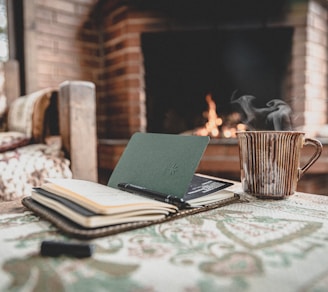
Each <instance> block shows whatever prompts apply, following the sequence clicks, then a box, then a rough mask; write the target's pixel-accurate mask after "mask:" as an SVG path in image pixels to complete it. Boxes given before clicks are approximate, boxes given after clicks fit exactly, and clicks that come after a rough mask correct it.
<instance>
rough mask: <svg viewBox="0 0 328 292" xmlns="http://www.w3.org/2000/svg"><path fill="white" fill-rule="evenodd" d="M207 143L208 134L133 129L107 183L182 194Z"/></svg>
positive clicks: (185, 190) (178, 195)
mask: <svg viewBox="0 0 328 292" xmlns="http://www.w3.org/2000/svg"><path fill="white" fill-rule="evenodd" d="M208 143H209V137H207V136H185V135H174V134H156V133H135V134H134V135H133V136H132V137H131V139H130V141H129V143H128V145H127V147H126V148H125V150H124V152H123V154H122V156H121V158H120V160H119V162H118V163H117V165H116V166H115V169H114V171H113V173H112V174H111V176H110V178H109V181H108V186H110V187H113V188H117V185H118V184H119V183H130V184H135V185H138V186H142V187H144V188H147V189H150V190H154V191H157V192H161V193H164V194H171V195H174V196H177V197H181V198H182V197H183V196H184V194H185V193H186V192H187V190H188V187H189V184H190V182H191V180H192V177H193V175H194V173H195V171H196V168H197V166H198V164H199V162H200V160H201V158H202V156H203V153H204V151H205V149H206V147H207V145H208Z"/></svg>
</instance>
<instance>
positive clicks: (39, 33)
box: [23, 0, 104, 134]
mask: <svg viewBox="0 0 328 292" xmlns="http://www.w3.org/2000/svg"><path fill="white" fill-rule="evenodd" d="M23 1H24V2H23V5H24V6H23V11H24V36H25V38H24V42H25V46H24V50H25V76H26V91H27V93H28V92H33V91H35V90H38V89H40V88H44V87H55V86H58V84H59V83H61V82H63V81H65V80H86V81H93V82H95V83H96V84H97V89H98V88H101V85H102V84H101V82H100V76H101V73H102V58H101V55H100V51H101V47H100V46H99V43H100V31H99V24H98V18H97V15H96V14H95V11H94V9H95V6H96V3H97V2H98V0H71V1H65V0H23ZM97 111H99V113H97V115H98V116H99V120H101V119H103V118H102V116H103V115H104V113H102V112H101V107H97ZM98 128H99V130H100V134H101V129H102V128H101V127H98Z"/></svg>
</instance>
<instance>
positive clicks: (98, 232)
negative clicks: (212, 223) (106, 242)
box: [22, 194, 240, 239]
mask: <svg viewBox="0 0 328 292" xmlns="http://www.w3.org/2000/svg"><path fill="white" fill-rule="evenodd" d="M239 200H240V196H239V195H237V194H235V196H234V197H232V198H229V199H225V200H222V201H220V202H217V203H212V204H209V205H206V206H203V207H199V208H193V209H185V210H181V211H179V212H177V213H174V214H171V215H169V216H167V217H165V218H163V219H159V220H153V221H140V222H131V223H123V224H117V225H109V226H104V227H98V228H84V227H82V226H80V225H78V224H76V223H74V222H73V221H71V220H69V219H67V218H66V217H64V216H62V215H60V214H59V213H57V212H56V211H54V210H52V209H49V208H47V207H45V206H43V205H41V204H39V203H38V202H36V201H34V200H33V199H32V198H30V197H26V198H24V199H23V200H22V204H23V205H24V206H25V207H27V208H28V209H29V210H31V211H33V212H34V213H35V214H37V215H39V216H40V217H42V218H44V219H46V220H48V221H49V222H51V223H52V224H53V225H54V226H56V227H57V228H58V229H59V230H60V231H61V232H63V233H65V234H66V235H69V236H71V237H75V238H81V239H92V238H98V237H103V236H108V235H113V234H117V233H121V232H125V231H129V230H133V229H137V228H142V227H147V226H150V225H154V224H160V223H164V222H166V221H171V220H175V219H179V218H182V217H185V216H188V215H193V214H196V213H200V212H204V211H208V210H212V209H215V208H219V207H223V206H225V205H229V204H232V203H235V202H238V201H239Z"/></svg>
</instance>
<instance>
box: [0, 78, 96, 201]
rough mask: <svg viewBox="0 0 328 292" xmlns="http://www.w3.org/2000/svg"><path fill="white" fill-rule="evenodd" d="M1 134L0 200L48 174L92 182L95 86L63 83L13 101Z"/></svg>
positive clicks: (23, 191)
mask: <svg viewBox="0 0 328 292" xmlns="http://www.w3.org/2000/svg"><path fill="white" fill-rule="evenodd" d="M5 122H6V126H5V129H6V131H4V132H0V201H8V200H13V199H17V198H20V197H24V196H28V195H30V193H31V190H32V188H33V187H35V186H38V185H40V184H41V183H43V182H44V181H45V179H46V178H48V177H53V178H54V177H56V178H58V177H63V178H71V177H74V178H80V179H87V180H91V181H97V153H96V149H97V146H96V144H97V143H96V129H95V87H94V84H93V83H91V82H84V81H66V82H64V83H62V84H60V85H59V87H58V88H47V89H43V90H40V91H37V92H34V93H31V94H28V95H26V96H23V97H19V98H17V99H16V100H14V101H12V102H11V103H10V104H9V106H8V111H7V115H6V118H5Z"/></svg>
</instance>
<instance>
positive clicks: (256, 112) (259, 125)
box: [231, 91, 293, 131]
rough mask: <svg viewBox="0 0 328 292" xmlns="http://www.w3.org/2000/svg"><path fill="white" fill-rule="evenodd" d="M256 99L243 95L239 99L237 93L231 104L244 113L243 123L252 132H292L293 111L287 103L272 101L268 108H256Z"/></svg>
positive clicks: (278, 100)
mask: <svg viewBox="0 0 328 292" xmlns="http://www.w3.org/2000/svg"><path fill="white" fill-rule="evenodd" d="M255 100H256V97H255V96H253V95H242V96H240V97H237V91H235V92H234V93H233V94H232V97H231V103H232V104H234V105H237V106H238V107H239V108H240V110H241V111H242V115H243V120H242V122H243V123H244V124H246V125H247V126H248V128H249V129H250V130H275V131H291V130H292V129H293V127H292V110H291V108H290V107H289V105H288V104H287V103H285V102H284V101H283V100H281V99H272V100H270V101H269V102H267V103H266V107H263V108H258V107H255V106H254V102H255Z"/></svg>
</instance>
